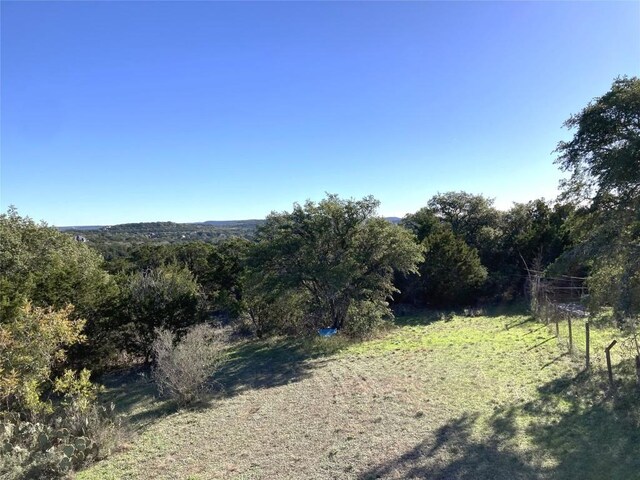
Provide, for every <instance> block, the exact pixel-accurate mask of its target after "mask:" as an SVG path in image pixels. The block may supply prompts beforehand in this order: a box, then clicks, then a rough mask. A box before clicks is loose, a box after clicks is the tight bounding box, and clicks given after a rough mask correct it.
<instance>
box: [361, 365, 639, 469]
mask: <svg viewBox="0 0 640 480" xmlns="http://www.w3.org/2000/svg"><path fill="white" fill-rule="evenodd" d="M620 368H621V370H622V371H623V373H624V377H623V378H624V381H621V382H619V384H618V386H617V390H616V394H615V395H613V394H611V392H608V390H607V385H606V375H605V374H604V373H603V372H596V373H592V374H587V373H585V372H581V373H580V374H578V375H577V376H575V377H571V376H566V377H562V378H559V379H556V380H554V381H551V382H549V383H547V384H545V385H543V386H541V387H540V388H539V389H538V397H537V398H536V399H535V400H533V401H531V402H528V403H524V404H520V405H515V406H514V405H512V406H508V407H505V408H502V409H499V410H497V411H496V412H495V413H494V414H493V415H491V417H489V419H488V421H487V420H485V421H481V420H480V419H479V417H478V415H472V414H465V415H463V416H461V417H459V418H456V419H453V420H452V421H450V422H449V423H448V424H447V425H445V426H443V427H441V428H440V429H439V430H438V431H437V432H436V434H435V436H433V437H429V438H427V439H425V440H424V441H423V442H421V443H420V444H418V445H416V446H415V447H414V448H413V449H411V450H410V451H408V452H406V453H405V454H403V455H401V456H400V457H398V458H396V459H395V460H393V461H391V462H388V463H385V464H382V465H378V466H376V467H374V468H372V469H370V470H368V471H366V472H364V473H362V474H361V475H360V476H359V478H360V479H363V480H364V479H372V478H429V479H441V480H444V479H480V480H481V479H575V478H579V479H587V480H590V479H593V480H596V479H604V478H606V479H610V480H618V479H619V480H637V479H640V393H639V392H638V390H637V388H636V387H635V386H634V384H633V383H634V382H633V380H632V379H633V373H632V367H631V364H629V365H620ZM487 425H488V426H487ZM474 431H475V432H476V435H473V432H474ZM477 432H482V434H481V435H478V434H477ZM523 436H526V437H528V439H529V441H530V444H531V447H530V449H528V450H526V451H525V450H523V449H518V448H517V445H518V444H519V443H521V441H522V439H523Z"/></svg>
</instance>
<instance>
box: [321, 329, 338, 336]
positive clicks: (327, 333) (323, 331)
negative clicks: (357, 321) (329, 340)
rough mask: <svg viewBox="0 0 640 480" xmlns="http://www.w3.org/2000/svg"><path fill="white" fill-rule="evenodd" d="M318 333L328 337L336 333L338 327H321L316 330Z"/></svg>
mask: <svg viewBox="0 0 640 480" xmlns="http://www.w3.org/2000/svg"><path fill="white" fill-rule="evenodd" d="M318 333H319V334H320V336H321V337H330V336H331V335H335V334H336V333H338V329H337V328H321V329H320V330H318Z"/></svg>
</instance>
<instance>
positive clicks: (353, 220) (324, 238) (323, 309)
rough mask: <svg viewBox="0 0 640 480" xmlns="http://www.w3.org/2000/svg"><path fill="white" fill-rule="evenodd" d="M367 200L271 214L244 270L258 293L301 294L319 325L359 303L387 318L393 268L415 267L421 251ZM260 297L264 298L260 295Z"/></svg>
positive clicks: (331, 198)
mask: <svg viewBox="0 0 640 480" xmlns="http://www.w3.org/2000/svg"><path fill="white" fill-rule="evenodd" d="M377 207H378V202H377V201H376V200H375V199H373V198H372V197H366V198H364V199H362V200H358V201H356V200H341V199H339V198H338V197H337V196H336V195H328V196H327V198H325V199H324V200H322V201H321V202H319V203H318V204H316V203H314V202H311V201H307V202H306V203H305V205H304V206H301V205H299V204H295V205H294V208H293V211H292V212H291V213H286V212H285V213H272V214H271V215H269V217H267V221H266V222H265V224H264V225H263V226H262V227H261V228H260V229H259V231H258V234H257V239H258V242H257V244H256V246H255V248H254V250H253V252H252V257H251V260H250V270H251V274H252V275H258V276H260V277H261V278H260V280H259V281H253V283H254V285H257V286H258V287H259V290H262V292H266V293H267V294H268V293H269V292H291V291H298V292H304V295H305V297H304V299H305V304H306V305H305V311H306V312H307V313H310V314H311V315H315V316H316V317H317V325H316V326H321V325H323V324H324V322H330V325H332V326H333V327H334V328H338V329H340V328H342V327H343V326H345V325H346V324H347V323H349V321H350V315H349V312H350V308H351V307H352V305H354V304H358V303H360V302H370V303H369V304H370V305H376V306H377V312H379V313H382V314H383V315H390V310H389V309H388V306H387V304H386V301H387V300H388V299H389V298H390V296H391V294H392V293H393V292H394V291H395V287H394V286H393V283H392V280H393V274H394V271H399V272H402V273H408V272H412V271H415V269H416V265H417V263H418V262H419V261H420V259H421V250H422V249H421V248H420V246H419V245H417V244H416V243H415V241H414V240H413V238H412V235H411V233H410V232H408V231H407V230H405V229H402V228H400V227H398V226H396V225H392V224H390V223H389V222H387V221H386V220H384V219H382V218H378V217H375V211H376V209H377ZM263 298H264V297H263Z"/></svg>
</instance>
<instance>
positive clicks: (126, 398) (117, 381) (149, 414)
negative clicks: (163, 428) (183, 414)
mask: <svg viewBox="0 0 640 480" xmlns="http://www.w3.org/2000/svg"><path fill="white" fill-rule="evenodd" d="M99 383H101V384H102V385H103V386H104V387H105V391H104V392H103V393H102V394H101V395H100V401H101V403H103V404H107V405H108V404H110V403H113V404H114V406H115V413H116V414H117V415H119V416H121V417H123V418H125V419H126V421H127V424H128V425H129V427H131V428H133V429H134V430H140V429H143V428H145V427H147V426H149V425H150V424H151V423H153V422H154V421H156V420H158V419H159V418H161V417H164V416H166V415H170V414H171V413H174V412H175V411H176V410H177V407H176V405H175V404H174V402H172V401H170V400H168V399H163V398H160V396H159V393H158V389H157V388H156V385H155V384H154V383H153V381H152V380H151V372H150V370H149V368H148V367H135V368H132V369H129V370H126V371H121V372H116V373H111V374H107V375H104V376H103V377H102V378H100V381H99Z"/></svg>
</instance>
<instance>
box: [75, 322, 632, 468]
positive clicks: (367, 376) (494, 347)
mask: <svg viewBox="0 0 640 480" xmlns="http://www.w3.org/2000/svg"><path fill="white" fill-rule="evenodd" d="M440 318H442V316H440V315H437V314H434V313H428V312H427V313H424V314H419V315H414V316H410V317H402V318H400V319H399V321H398V325H397V326H396V327H395V328H392V329H390V330H389V331H387V332H385V333H384V334H381V335H380V336H378V337H377V338H373V339H370V340H367V341H363V342H358V343H354V342H350V341H347V340H345V339H341V338H340V337H337V338H329V339H324V338H316V339H308V340H301V341H291V340H286V339H267V340H261V341H252V342H244V343H240V344H236V345H233V346H231V347H230V349H229V351H228V362H227V364H226V365H225V366H224V368H223V369H222V370H221V371H220V372H219V373H218V375H216V377H215V380H216V382H218V383H219V386H220V388H219V389H218V390H217V391H216V393H215V394H214V395H212V397H211V399H210V401H209V402H207V403H206V404H203V405H200V406H198V407H197V408H194V409H191V410H183V411H175V410H174V409H172V408H171V406H170V405H169V404H168V403H167V402H162V401H160V400H158V399H156V398H155V397H154V395H153V391H152V385H151V384H149V383H148V379H146V378H145V377H142V376H140V375H138V376H132V377H129V378H124V379H121V381H119V382H117V381H116V382H113V384H111V385H109V392H108V393H109V395H110V396H111V397H110V398H112V399H115V401H116V402H118V403H119V404H120V405H121V411H122V412H123V413H125V414H126V415H128V416H129V418H131V419H132V421H133V422H134V423H135V424H136V425H137V426H138V430H139V432H140V433H139V436H138V438H137V439H136V440H135V441H134V442H132V444H131V445H130V446H129V448H128V449H127V450H126V451H125V452H124V453H122V454H118V455H116V456H114V457H112V458H110V459H107V460H106V461H104V462H102V463H100V464H98V465H95V466H94V467H92V468H90V469H88V470H86V471H84V472H81V473H79V474H78V478H80V479H98V478H100V479H103V478H132V479H133V478H140V479H142V478H172V479H173V478H185V479H186V478H207V479H210V478H309V479H324V478H353V479H366V478H436V479H437V478H439V479H448V478H474V479H475V478H477V479H489V478H491V479H494V478H497V479H517V478H532V479H534V478H535V479H538V478H549V479H556V478H559V479H564V478H566V479H573V478H581V479H582V478H584V479H601V478H608V479H635V478H640V433H639V432H640V429H639V427H640V418H639V417H640V415H639V413H638V412H639V411H640V402H639V401H638V398H639V397H638V392H637V390H635V387H634V386H633V381H632V380H633V366H632V365H631V364H630V363H629V361H627V360H624V359H622V358H616V363H615V368H616V376H617V379H618V386H617V393H616V394H615V395H613V394H612V393H611V391H610V390H609V387H608V381H607V378H606V374H605V373H604V372H603V371H602V370H601V369H599V368H594V371H592V372H591V373H589V374H587V373H584V372H581V370H582V365H583V358H582V357H581V354H580V350H579V343H578V342H577V341H576V353H575V354H574V355H568V354H567V352H566V348H565V347H566V346H565V345H564V343H563V341H562V340H560V341H558V339H556V337H555V335H554V332H553V329H550V328H549V327H547V326H545V325H543V324H540V323H538V322H536V321H534V320H533V319H532V318H531V317H530V316H528V315H526V314H522V313H517V312H515V313H514V312H512V311H511V312H510V311H495V312H488V314H487V315H486V316H483V317H475V318H467V317H462V316H444V319H440ZM607 328H609V327H603V328H601V329H600V328H594V329H593V330H592V332H593V337H592V339H593V342H594V345H596V344H597V345H600V343H599V342H605V341H608V337H609V336H610V335H611V334H612V333H615V331H614V330H608V329H607Z"/></svg>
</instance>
